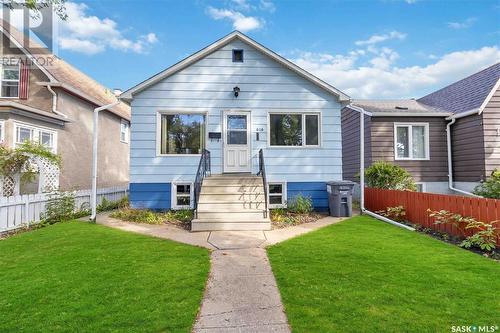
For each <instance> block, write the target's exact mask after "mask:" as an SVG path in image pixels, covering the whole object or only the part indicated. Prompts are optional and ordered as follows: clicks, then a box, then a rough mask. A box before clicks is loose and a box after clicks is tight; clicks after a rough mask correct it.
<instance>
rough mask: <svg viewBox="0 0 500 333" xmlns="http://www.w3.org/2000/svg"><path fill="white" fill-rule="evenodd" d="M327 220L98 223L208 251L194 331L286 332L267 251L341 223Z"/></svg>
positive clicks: (106, 219) (104, 219) (103, 216)
mask: <svg viewBox="0 0 500 333" xmlns="http://www.w3.org/2000/svg"><path fill="white" fill-rule="evenodd" d="M342 220H343V218H333V217H325V218H323V219H321V220H319V221H316V222H312V223H307V224H303V225H300V226H295V227H289V228H284V229H276V230H271V231H213V232H189V231H187V230H183V229H179V228H177V227H174V226H169V225H148V224H136V223H128V222H123V221H119V220H116V219H113V218H110V217H109V215H108V214H101V215H99V216H98V217H97V221H98V223H99V224H103V225H106V226H109V227H113V228H117V229H121V230H126V231H132V232H137V233H140V234H144V235H149V236H153V237H159V238H166V239H171V240H174V241H177V242H181V243H186V244H190V245H196V246H202V247H205V248H208V249H210V250H212V254H211V259H210V260H211V271H210V276H209V279H208V284H207V289H206V291H205V296H204V298H203V303H202V305H201V310H200V313H199V315H198V318H197V320H196V323H195V326H194V332H197V333H198V332H200V333H202V332H203V333H205V332H207V333H212V332H222V333H225V332H241V333H244V332H259V333H266V332H290V328H289V326H288V322H287V319H286V315H285V312H284V308H283V304H282V302H281V298H280V294H279V290H278V287H277V285H276V280H275V279H274V275H273V273H272V270H271V265H270V264H269V260H268V258H267V253H266V250H265V247H266V246H269V245H273V244H276V243H279V242H282V241H284V240H287V239H290V238H292V237H296V236H299V235H302V234H304V233H307V232H310V231H313V230H317V229H319V228H322V227H325V226H327V225H330V224H334V223H337V222H339V221H342Z"/></svg>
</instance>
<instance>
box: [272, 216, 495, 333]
mask: <svg viewBox="0 0 500 333" xmlns="http://www.w3.org/2000/svg"><path fill="white" fill-rule="evenodd" d="M268 253H269V258H270V260H271V264H272V268H273V272H274V274H275V276H276V279H277V282H278V286H279V289H280V291H281V296H282V299H283V302H284V304H285V308H286V313H287V316H288V319H289V322H290V324H291V326H292V329H293V331H294V332H419V333H420V332H451V325H500V320H499V318H500V316H499V314H500V264H499V263H497V262H494V261H492V260H490V259H486V258H483V257H481V256H479V255H477V254H474V253H471V252H468V251H466V250H463V249H460V248H458V247H456V246H453V245H450V244H446V243H443V242H441V241H438V240H435V239H432V238H430V237H428V236H425V235H422V234H419V233H416V232H410V231H406V230H403V229H399V228H397V227H394V226H391V225H388V224H385V223H383V222H379V221H377V220H374V219H372V218H369V217H355V218H352V219H350V220H348V221H344V222H341V223H339V224H336V225H332V226H330V227H327V228H324V229H321V230H318V231H316V232H313V233H310V234H308V235H305V236H302V237H299V238H296V239H292V240H289V241H287V242H284V243H281V244H278V245H275V246H273V247H271V248H269V249H268Z"/></svg>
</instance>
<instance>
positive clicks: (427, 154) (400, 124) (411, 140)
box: [394, 123, 431, 161]
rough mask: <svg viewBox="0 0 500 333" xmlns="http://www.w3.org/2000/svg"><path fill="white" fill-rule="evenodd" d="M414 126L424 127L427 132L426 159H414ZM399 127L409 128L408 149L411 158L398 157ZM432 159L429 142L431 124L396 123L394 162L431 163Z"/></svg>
mask: <svg viewBox="0 0 500 333" xmlns="http://www.w3.org/2000/svg"><path fill="white" fill-rule="evenodd" d="M413 126H424V132H425V138H424V139H425V157H422V158H419V157H413V134H412V132H413ZM398 127H408V143H409V145H410V146H409V147H408V149H409V150H410V151H409V154H410V156H409V157H398V150H397V144H398V138H397V128H398ZM430 159H431V152H430V140H429V123H394V160H396V161H429V160H430Z"/></svg>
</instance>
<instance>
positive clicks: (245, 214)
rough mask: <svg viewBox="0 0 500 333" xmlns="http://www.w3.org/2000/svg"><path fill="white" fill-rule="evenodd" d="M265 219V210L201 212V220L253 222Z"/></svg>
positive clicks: (199, 214) (199, 216) (199, 211)
mask: <svg viewBox="0 0 500 333" xmlns="http://www.w3.org/2000/svg"><path fill="white" fill-rule="evenodd" d="M263 217H264V210H263V209H259V210H250V209H249V210H231V211H229V210H220V211H214V210H199V209H198V218H199V219H224V220H226V221H227V222H233V221H253V220H259V219H262V218H263Z"/></svg>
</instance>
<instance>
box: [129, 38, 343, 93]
mask: <svg viewBox="0 0 500 333" xmlns="http://www.w3.org/2000/svg"><path fill="white" fill-rule="evenodd" d="M234 40H240V41H242V42H244V43H246V44H248V45H250V46H252V47H254V48H256V49H257V50H259V51H260V52H262V53H264V54H265V55H267V56H268V57H270V58H271V59H273V60H274V61H276V62H278V63H279V64H281V65H282V66H284V67H285V68H287V69H289V70H291V71H292V72H294V73H296V74H297V75H299V76H301V77H303V78H305V79H306V80H308V81H310V82H312V83H314V84H315V85H317V86H319V87H320V88H322V89H324V90H326V91H327V92H329V93H331V94H334V95H335V96H337V97H338V99H339V101H341V102H343V101H349V100H350V98H349V96H347V95H346V94H344V93H343V92H342V91H340V90H338V89H337V88H335V87H333V86H331V85H330V84H328V83H326V82H325V81H323V80H321V79H319V78H317V77H316V76H314V75H312V74H311V73H309V72H307V71H306V70H304V69H302V68H300V67H299V66H297V65H295V64H294V63H292V62H291V61H289V60H287V59H285V58H283V57H282V56H280V55H279V54H277V53H275V52H273V51H271V50H270V49H268V48H266V47H265V46H263V45H261V44H259V43H257V42H256V41H254V40H253V39H251V38H250V37H248V36H246V35H245V34H243V33H241V32H239V31H233V32H231V33H230V34H228V35H226V36H225V37H223V38H221V39H219V40H218V41H216V42H214V43H212V44H210V45H209V46H207V47H205V48H204V49H202V50H200V51H198V52H196V53H194V54H192V55H190V56H189V57H187V58H185V59H183V60H181V61H180V62H178V63H176V64H175V65H173V66H171V67H169V68H167V69H165V70H164V71H162V72H160V73H158V74H156V75H154V76H152V77H151V78H149V79H147V80H145V81H143V82H141V83H139V84H138V85H136V86H134V87H132V88H130V89H129V90H127V91H125V92H124V93H123V94H122V95H121V96H120V98H121V99H123V100H126V101H131V100H132V99H133V95H134V94H137V93H139V92H141V91H143V90H145V89H147V88H148V87H150V86H151V85H153V84H155V83H157V82H158V81H160V80H163V79H165V78H167V77H169V76H171V75H173V74H175V73H177V72H178V71H180V70H182V69H184V68H186V67H188V66H190V65H191V64H193V63H195V62H196V61H198V60H200V59H202V58H204V57H205V56H207V55H209V54H211V53H212V52H215V51H216V50H218V49H220V48H221V47H223V46H225V45H226V44H228V43H230V42H232V41H234Z"/></svg>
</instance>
